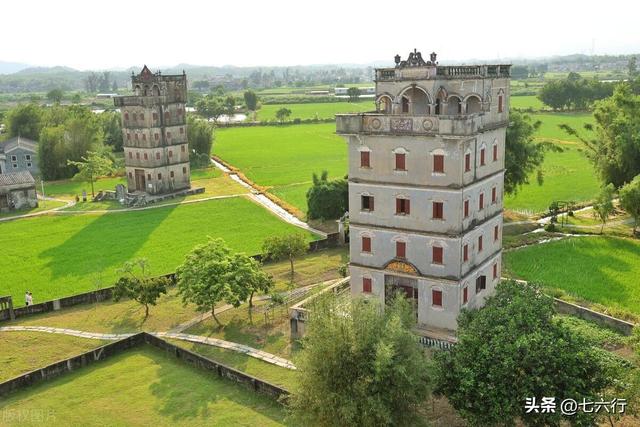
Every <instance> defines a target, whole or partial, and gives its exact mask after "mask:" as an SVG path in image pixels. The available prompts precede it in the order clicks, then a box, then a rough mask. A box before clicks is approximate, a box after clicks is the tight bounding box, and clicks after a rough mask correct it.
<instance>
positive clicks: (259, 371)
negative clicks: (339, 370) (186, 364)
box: [169, 340, 297, 390]
mask: <svg viewBox="0 0 640 427" xmlns="http://www.w3.org/2000/svg"><path fill="white" fill-rule="evenodd" d="M169 341H170V342H171V343H173V344H175V345H177V346H180V347H182V348H186V349H187V350H190V351H193V352H194V353H198V354H201V355H203V356H204V357H207V358H209V359H211V360H215V361H216V362H220V363H222V364H225V365H227V366H229V367H231V368H234V369H237V370H239V371H242V372H244V373H246V374H249V375H251V376H254V377H256V378H260V379H261V380H264V381H267V382H270V383H271V384H275V385H277V386H280V387H284V388H286V389H289V390H291V389H292V388H293V386H294V384H295V382H296V375H297V371H294V370H291V369H286V368H281V367H280V366H277V365H273V364H271V363H267V362H264V361H262V360H260V359H256V358H254V357H251V356H247V355H246V354H242V353H238V352H236V351H232V350H225V349H223V348H218V347H214V346H211V345H206V344H198V343H192V342H188V341H180V340H169Z"/></svg>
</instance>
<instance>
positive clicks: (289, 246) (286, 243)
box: [262, 233, 309, 280]
mask: <svg viewBox="0 0 640 427" xmlns="http://www.w3.org/2000/svg"><path fill="white" fill-rule="evenodd" d="M307 249H309V245H308V244H307V241H306V240H305V237H304V235H303V234H301V233H292V234H286V235H284V236H269V237H267V238H266V239H265V241H264V243H263V244H262V251H263V253H264V254H265V258H266V259H272V260H276V261H279V260H282V259H288V260H289V264H290V266H291V280H293V274H294V269H293V261H294V259H296V258H298V257H301V256H302V255H304V254H305V253H307Z"/></svg>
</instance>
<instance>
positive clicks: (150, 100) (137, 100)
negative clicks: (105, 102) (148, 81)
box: [113, 95, 186, 107]
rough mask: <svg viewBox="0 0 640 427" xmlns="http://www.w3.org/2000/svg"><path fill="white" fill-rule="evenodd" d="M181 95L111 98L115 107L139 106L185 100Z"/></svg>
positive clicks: (151, 105)
mask: <svg viewBox="0 0 640 427" xmlns="http://www.w3.org/2000/svg"><path fill="white" fill-rule="evenodd" d="M183 98H185V97H183V96H171V97H169V96H136V95H131V96H117V97H115V98H113V103H114V105H115V106H116V107H128V106H141V107H153V106H155V105H164V104H171V103H174V102H186V99H183Z"/></svg>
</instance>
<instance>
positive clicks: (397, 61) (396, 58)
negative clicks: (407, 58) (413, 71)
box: [395, 54, 400, 65]
mask: <svg viewBox="0 0 640 427" xmlns="http://www.w3.org/2000/svg"><path fill="white" fill-rule="evenodd" d="M395 60H396V65H398V64H400V55H399V54H397V55H396V56H395Z"/></svg>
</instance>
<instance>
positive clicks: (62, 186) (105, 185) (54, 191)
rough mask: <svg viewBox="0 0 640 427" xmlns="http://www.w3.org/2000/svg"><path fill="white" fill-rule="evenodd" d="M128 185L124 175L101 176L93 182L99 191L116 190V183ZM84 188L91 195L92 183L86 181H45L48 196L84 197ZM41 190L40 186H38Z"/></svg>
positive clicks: (96, 190)
mask: <svg viewBox="0 0 640 427" xmlns="http://www.w3.org/2000/svg"><path fill="white" fill-rule="evenodd" d="M118 184H123V185H125V186H126V185H127V180H126V179H125V177H124V176H116V177H109V178H100V179H98V180H96V182H94V183H93V188H94V190H95V192H96V193H97V192H98V191H100V190H112V191H113V190H115V188H116V185H118ZM82 190H86V191H87V195H88V196H89V197H91V184H90V183H88V182H84V181H74V180H71V179H65V180H62V181H51V182H48V181H45V182H44V192H45V194H46V195H47V196H48V197H59V198H68V199H71V198H73V197H75V196H76V195H78V196H80V197H82ZM38 191H40V186H38Z"/></svg>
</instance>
